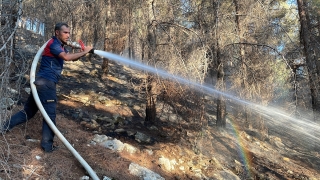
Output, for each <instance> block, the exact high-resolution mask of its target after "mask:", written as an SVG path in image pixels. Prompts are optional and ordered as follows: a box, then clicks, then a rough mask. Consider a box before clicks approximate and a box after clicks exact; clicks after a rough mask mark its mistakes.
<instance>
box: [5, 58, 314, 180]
mask: <svg viewBox="0 0 320 180" xmlns="http://www.w3.org/2000/svg"><path fill="white" fill-rule="evenodd" d="M101 63H102V62H101V59H100V58H98V57H95V58H94V59H93V60H92V62H88V61H85V60H84V59H83V60H81V61H77V62H68V63H66V65H65V70H64V72H63V78H62V80H61V81H60V83H59V85H58V89H59V92H58V96H59V105H58V115H57V127H58V129H59V130H60V131H61V132H62V134H63V135H64V136H65V137H66V139H67V140H68V141H69V142H70V143H71V144H72V145H73V146H74V148H75V149H76V150H77V151H78V152H79V153H80V154H81V156H82V157H83V158H84V159H85V160H86V161H87V162H88V164H89V165H90V166H91V167H92V168H93V169H94V171H96V173H97V175H98V176H99V177H100V178H101V179H108V178H109V179H117V180H123V179H130V180H133V179H143V178H145V179H147V178H146V174H148V173H145V174H140V176H139V175H137V174H135V173H134V172H135V171H134V170H132V168H134V166H136V165H139V166H141V167H145V168H147V169H148V170H151V171H153V172H154V173H157V174H156V175H158V176H156V175H154V176H153V177H154V178H153V179H161V177H162V178H164V179H228V180H230V179H270V180H271V179H272V180H278V179H279V180H280V179H320V154H319V152H320V149H317V148H314V146H311V145H310V146H300V145H301V144H300V142H297V141H296V140H295V139H292V138H291V137H287V136H285V135H286V134H285V133H283V134H281V128H279V127H277V128H275V129H274V128H273V127H268V129H269V133H268V134H267V135H265V136H261V133H260V132H258V131H256V130H254V129H244V126H242V125H241V124H239V125H237V124H238V123H239V122H238V121H237V118H236V117H231V116H230V117H228V124H227V128H226V129H218V128H216V127H215V125H214V122H208V123H206V124H204V123H203V124H190V123H186V122H181V121H179V118H175V117H178V116H179V115H178V114H175V111H174V110H173V109H167V110H162V111H161V112H163V114H161V117H162V118H160V119H159V121H158V122H156V123H155V124H152V125H150V124H146V123H144V116H145V114H144V111H145V99H144V94H143V91H141V90H140V89H139V87H141V83H142V80H141V79H142V78H143V77H144V74H143V73H141V72H139V71H137V70H135V69H131V68H129V67H126V66H122V65H119V64H117V63H115V62H111V63H110V73H109V75H108V77H107V78H105V79H104V80H101V78H100V77H99V74H100V72H99V71H100V66H101ZM27 87H29V86H28V83H26V84H25V86H24V87H22V89H24V88H27ZM21 92H22V93H23V94H22V96H23V98H22V101H25V100H26V97H27V93H26V92H25V91H23V90H22V91H21ZM207 98H208V99H207V100H208V106H210V105H211V104H210V103H212V101H213V97H212V99H211V97H207ZM161 105H162V104H161V102H160V103H159V107H157V109H161V108H163V106H161ZM21 108H22V106H21V105H17V106H15V107H14V108H13V109H12V111H13V112H16V111H18V110H20V109H21ZM208 114H210V115H211V116H214V112H213V111H212V112H208ZM165 119H168V120H165ZM41 122H42V117H41V115H40V114H38V115H36V117H34V118H33V119H32V120H31V121H30V122H28V123H27V124H23V125H19V126H17V127H15V128H14V129H13V130H12V131H11V132H8V133H6V134H3V135H2V136H1V138H0V139H1V144H2V145H1V168H0V178H1V179H80V178H83V179H85V178H84V176H86V175H87V174H86V172H85V170H84V168H83V167H82V166H81V165H80V163H79V162H78V161H77V160H76V159H75V158H74V157H73V155H72V154H71V153H70V152H69V151H68V150H67V148H65V147H64V145H63V144H62V143H61V141H60V140H59V139H57V138H56V139H55V143H56V145H58V146H59V147H60V148H59V149H58V150H57V151H54V152H53V153H47V154H46V153H44V152H42V151H41V149H40V146H39V140H40V139H41ZM279 129H280V131H278V130H279ZM97 135H106V136H108V137H109V140H115V139H117V140H120V141H121V142H122V143H126V144H128V145H129V146H127V147H130V148H131V149H130V148H124V149H123V150H122V149H121V150H119V149H118V150H117V149H116V148H115V147H111V149H110V147H109V148H106V147H103V146H101V145H99V142H98V141H97V139H95V138H97V137H98V136H97ZM302 144H303V143H302ZM112 148H113V149H112ZM144 172H149V171H144ZM160 176H161V177H160ZM107 177H108V178H107Z"/></svg>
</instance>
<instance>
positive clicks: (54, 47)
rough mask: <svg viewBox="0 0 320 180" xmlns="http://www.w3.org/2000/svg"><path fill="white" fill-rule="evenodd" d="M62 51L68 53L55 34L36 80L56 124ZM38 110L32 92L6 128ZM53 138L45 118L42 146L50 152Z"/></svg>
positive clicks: (28, 117) (40, 96)
mask: <svg viewBox="0 0 320 180" xmlns="http://www.w3.org/2000/svg"><path fill="white" fill-rule="evenodd" d="M62 52H66V53H67V50H65V48H64V46H63V44H62V43H61V42H60V40H59V39H57V38H56V37H55V36H53V37H52V39H51V40H50V41H49V42H48V43H47V45H46V47H45V49H44V51H43V53H42V59H41V63H40V68H39V71H38V73H37V75H36V80H35V82H34V84H35V85H36V88H37V92H38V95H39V99H40V101H41V103H42V105H43V107H44V109H45V111H46V112H47V114H48V116H49V117H50V119H51V120H52V122H53V123H54V124H56V121H55V119H56V107H57V94H56V83H58V81H59V79H60V76H61V72H62V69H63V63H64V60H63V59H61V58H60V57H59V54H60V53H62ZM37 111H38V106H37V105H36V103H35V101H34V98H33V95H32V94H30V95H29V97H28V100H27V102H26V104H25V105H24V109H23V110H21V111H19V112H18V113H16V114H15V115H13V116H12V117H11V119H10V121H8V122H7V123H6V124H5V125H4V128H6V129H7V130H10V129H12V128H13V127H14V126H16V125H18V124H21V123H24V122H26V121H28V120H29V119H31V118H32V117H33V116H34V115H35V114H36V113H37ZM53 139H54V133H53V131H52V130H51V129H50V127H49V125H48V124H47V122H46V121H45V120H44V119H43V122H42V139H41V147H42V149H43V150H44V151H46V152H50V151H51V150H52V148H53Z"/></svg>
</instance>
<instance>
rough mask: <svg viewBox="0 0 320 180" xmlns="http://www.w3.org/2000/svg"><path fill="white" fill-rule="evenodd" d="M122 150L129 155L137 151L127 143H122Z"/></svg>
mask: <svg viewBox="0 0 320 180" xmlns="http://www.w3.org/2000/svg"><path fill="white" fill-rule="evenodd" d="M123 150H124V151H126V152H128V153H129V154H134V153H136V152H138V151H139V150H138V149H137V148H136V147H134V146H132V145H130V144H127V143H124V148H123Z"/></svg>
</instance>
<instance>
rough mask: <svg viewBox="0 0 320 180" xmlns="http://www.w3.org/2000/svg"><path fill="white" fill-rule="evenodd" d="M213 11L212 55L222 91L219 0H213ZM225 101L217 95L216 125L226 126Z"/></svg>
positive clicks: (222, 74)
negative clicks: (214, 26) (213, 40)
mask: <svg viewBox="0 0 320 180" xmlns="http://www.w3.org/2000/svg"><path fill="white" fill-rule="evenodd" d="M213 3H214V6H213V7H214V13H215V22H214V24H215V25H216V29H215V33H214V36H213V37H215V45H214V48H213V50H212V51H213V53H214V55H213V57H214V59H216V62H217V64H216V65H217V67H218V69H217V86H216V87H217V88H218V89H219V90H220V91H222V90H223V89H224V81H223V78H224V70H223V62H222V61H221V57H220V44H219V36H218V30H219V29H218V28H219V13H218V12H219V1H214V2H213ZM226 112H227V111H226V101H225V99H224V97H223V96H222V95H219V97H218V98H217V126H218V127H226Z"/></svg>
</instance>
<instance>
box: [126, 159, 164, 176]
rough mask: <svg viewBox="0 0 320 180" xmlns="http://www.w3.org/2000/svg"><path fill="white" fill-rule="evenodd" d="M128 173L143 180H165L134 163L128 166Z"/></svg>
mask: <svg viewBox="0 0 320 180" xmlns="http://www.w3.org/2000/svg"><path fill="white" fill-rule="evenodd" d="M129 172H130V174H132V175H135V176H139V177H140V178H141V179H143V180H165V179H164V178H163V177H161V176H160V175H159V174H157V173H155V172H153V171H151V170H149V169H147V168H145V167H142V166H140V165H138V164H135V163H131V164H130V165H129Z"/></svg>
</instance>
